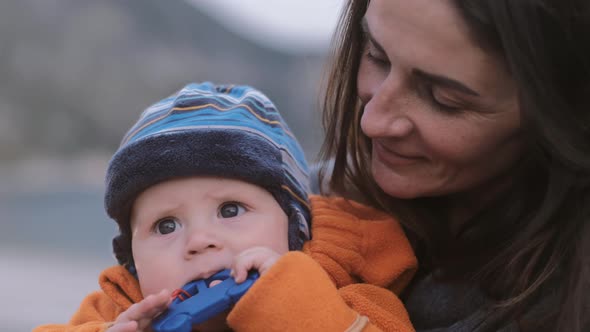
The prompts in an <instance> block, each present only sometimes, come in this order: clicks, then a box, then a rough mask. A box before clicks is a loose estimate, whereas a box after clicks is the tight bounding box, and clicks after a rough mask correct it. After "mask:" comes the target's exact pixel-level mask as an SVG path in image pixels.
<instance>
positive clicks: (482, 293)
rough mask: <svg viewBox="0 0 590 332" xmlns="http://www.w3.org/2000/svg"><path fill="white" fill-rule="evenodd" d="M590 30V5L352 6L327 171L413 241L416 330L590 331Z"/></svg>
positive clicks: (540, 1) (510, 0)
mask: <svg viewBox="0 0 590 332" xmlns="http://www.w3.org/2000/svg"><path fill="white" fill-rule="evenodd" d="M589 22H590V4H589V3H588V2H587V1H585V0H578V1H575V0H572V1H560V0H527V1H524V0H487V1H486V0H479V1H476V0H471V1H470V0H437V1H432V0H412V1H408V0H371V1H368V0H350V1H349V2H348V5H347V8H346V12H345V13H344V16H343V17H342V20H341V24H340V27H339V30H338V34H337V36H336V41H337V45H335V49H334V50H335V51H334V52H335V53H334V56H335V58H334V63H333V66H332V70H331V73H330V76H329V79H328V87H327V91H326V95H325V100H324V122H325V126H326V129H327V133H326V134H327V138H326V142H325V144H324V147H323V159H324V161H326V162H328V161H330V160H331V161H333V162H334V166H333V168H332V169H331V170H330V171H331V177H330V178H329V179H328V180H329V184H330V189H331V190H332V191H334V192H336V193H338V194H342V195H348V196H353V197H356V198H359V197H360V198H361V199H363V200H364V201H366V202H367V203H369V204H371V205H373V206H375V207H378V208H380V209H383V210H385V211H388V212H390V213H391V214H395V215H398V216H399V217H400V218H401V221H402V224H404V226H405V227H406V229H407V231H408V234H409V236H410V237H411V238H412V239H413V243H414V246H415V249H416V251H417V255H418V259H419V261H420V264H421V271H420V272H419V274H418V275H417V276H416V278H415V279H414V281H413V283H412V285H411V287H410V288H409V289H407V290H406V291H405V292H404V294H402V299H403V300H404V302H405V304H406V306H407V309H408V312H409V315H410V318H411V320H412V323H413V324H414V326H415V328H416V330H418V331H540V330H548V331H582V330H584V331H588V329H590V325H589V324H588V313H589V311H588V307H589V300H588V299H587V295H588V294H590V293H589V290H590V289H589V286H588V284H589V283H590V267H589V263H588V258H587V256H586V255H587V254H588V253H589V252H590V102H589V101H588V98H587V95H588V93H589V92H590V43H589V42H590V23H589ZM584 319H585V320H586V321H584ZM584 323H585V324H586V325H584Z"/></svg>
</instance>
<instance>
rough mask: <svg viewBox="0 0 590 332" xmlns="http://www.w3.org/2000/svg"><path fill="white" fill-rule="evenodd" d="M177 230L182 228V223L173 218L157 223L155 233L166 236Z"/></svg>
mask: <svg viewBox="0 0 590 332" xmlns="http://www.w3.org/2000/svg"><path fill="white" fill-rule="evenodd" d="M177 228H180V223H179V222H178V220H176V219H173V218H164V219H160V220H159V221H158V222H156V225H155V226H154V231H155V232H156V233H158V234H162V235H166V234H170V233H172V232H174V231H176V229H177Z"/></svg>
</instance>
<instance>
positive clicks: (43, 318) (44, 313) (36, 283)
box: [0, 188, 116, 332]
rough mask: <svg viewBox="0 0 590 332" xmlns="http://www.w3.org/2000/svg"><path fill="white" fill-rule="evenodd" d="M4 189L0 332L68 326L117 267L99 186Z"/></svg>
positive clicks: (1, 199)
mask: <svg viewBox="0 0 590 332" xmlns="http://www.w3.org/2000/svg"><path fill="white" fill-rule="evenodd" d="M54 189H55V190H45V191H43V192H19V191H14V190H6V188H3V189H2V190H1V191H0V225H1V227H2V228H1V229H0V298H1V299H2V300H1V301H0V332H8V331H10V332H15V331H17V332H18V331H31V329H32V328H33V327H35V326H37V325H39V324H45V323H65V322H67V321H68V319H69V318H70V316H71V315H72V314H73V313H74V312H75V310H76V309H77V307H78V305H79V303H80V302H81V300H82V299H83V298H84V296H85V295H86V294H88V293H90V292H91V291H93V290H96V289H98V283H97V281H98V274H99V273H100V271H101V270H103V269H104V268H105V267H108V266H110V265H113V264H115V263H116V262H115V259H114V258H113V256H112V254H111V238H112V237H113V235H114V234H115V232H116V227H115V223H114V222H113V221H111V220H109V219H108V217H107V216H106V214H105V213H104V209H103V201H102V191H101V190H99V189H96V188H90V189H89V188H75V189H71V188H70V189H60V188H54Z"/></svg>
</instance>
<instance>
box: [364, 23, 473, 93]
mask: <svg viewBox="0 0 590 332" xmlns="http://www.w3.org/2000/svg"><path fill="white" fill-rule="evenodd" d="M361 27H362V30H363V34H364V35H365V38H367V39H368V40H369V41H370V42H371V44H372V45H373V47H374V48H375V49H376V50H377V51H378V52H380V53H384V54H385V50H384V49H383V46H381V44H379V42H377V41H376V40H375V38H373V36H372V35H371V30H370V29H369V23H368V22H367V18H366V17H363V19H362V21H361ZM412 73H413V74H414V76H416V77H418V78H421V79H423V80H425V81H428V82H431V83H435V84H437V85H440V86H444V87H446V88H449V89H453V90H457V91H459V92H462V93H465V94H468V95H471V96H475V97H479V96H480V95H479V93H477V92H476V91H475V90H473V89H471V88H469V87H468V86H466V85H465V84H463V83H461V82H459V81H457V80H454V79H452V78H448V77H445V76H441V75H437V74H432V73H427V72H425V71H423V70H420V69H416V68H414V69H412Z"/></svg>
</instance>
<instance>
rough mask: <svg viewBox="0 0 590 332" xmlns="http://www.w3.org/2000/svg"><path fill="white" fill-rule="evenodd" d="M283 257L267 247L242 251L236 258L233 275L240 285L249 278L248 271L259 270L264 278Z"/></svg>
mask: <svg viewBox="0 0 590 332" xmlns="http://www.w3.org/2000/svg"><path fill="white" fill-rule="evenodd" d="M279 257H281V255H279V254H278V253H276V252H275V251H274V250H272V249H269V248H267V247H253V248H250V249H246V250H244V251H242V252H241V253H240V254H239V255H237V256H236V257H235V258H234V261H233V264H232V269H231V275H232V276H233V277H234V279H235V281H236V283H238V284H240V283H242V282H244V281H245V280H246V278H247V277H248V271H249V270H251V269H255V270H258V273H259V274H260V276H262V275H263V274H264V273H266V271H268V269H270V267H271V266H273V265H274V263H276V261H277V260H278V259H279Z"/></svg>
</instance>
